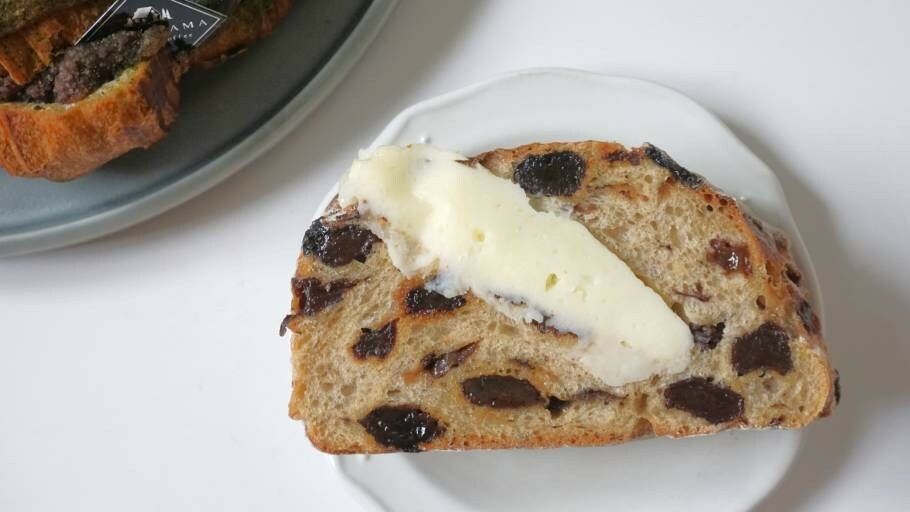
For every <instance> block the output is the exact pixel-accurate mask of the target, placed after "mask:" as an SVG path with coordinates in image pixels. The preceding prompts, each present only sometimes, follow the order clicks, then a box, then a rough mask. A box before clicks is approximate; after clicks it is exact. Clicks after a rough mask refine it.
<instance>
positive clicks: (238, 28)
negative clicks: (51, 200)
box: [0, 0, 294, 181]
mask: <svg viewBox="0 0 910 512" xmlns="http://www.w3.org/2000/svg"><path fill="white" fill-rule="evenodd" d="M293 3H294V2H293V0H245V1H243V2H241V3H240V4H239V6H238V7H237V8H236V9H235V10H234V11H232V12H231V15H230V16H229V18H228V20H227V21H226V22H225V24H224V26H223V27H222V28H221V29H219V31H218V32H216V33H215V35H214V36H213V37H212V38H211V39H209V40H208V41H206V42H205V43H204V44H203V45H202V46H200V47H199V48H197V49H195V50H193V51H191V52H189V54H188V55H172V54H171V52H169V51H168V50H166V49H165V50H162V51H161V52H159V53H158V54H156V55H155V56H154V58H151V59H146V60H142V61H141V62H139V63H137V64H136V65H134V66H132V67H130V68H128V69H126V70H125V71H123V72H121V73H120V74H119V75H117V76H116V78H115V79H114V80H112V81H110V82H108V83H106V84H105V85H103V86H102V87H100V88H99V89H97V90H96V91H95V92H94V93H92V94H91V95H89V96H88V97H85V98H84V99H81V100H79V101H76V102H73V103H67V104H63V103H25V102H6V103H4V102H3V97H5V96H6V93H5V91H15V90H18V88H21V87H24V84H26V83H28V82H29V81H32V80H35V79H38V78H36V77H40V72H41V71H42V70H44V69H45V68H47V66H48V65H49V64H50V61H51V57H52V56H53V55H56V54H57V52H59V51H60V50H61V49H62V48H66V47H68V46H70V45H72V44H73V43H74V42H75V41H76V40H77V39H78V37H79V36H81V34H82V33H83V32H84V31H85V29H86V28H87V27H88V26H89V25H90V24H91V23H92V22H93V21H94V19H95V18H96V17H97V15H98V13H99V12H100V11H102V10H103V8H104V7H105V6H106V4H108V2H104V1H103V0H92V1H89V2H69V3H67V4H66V6H69V5H74V4H77V5H75V6H74V7H70V8H67V9H62V10H56V11H49V12H50V14H47V15H46V16H45V17H43V18H41V19H39V20H38V21H34V22H32V23H31V24H30V25H26V26H23V27H21V28H19V29H18V30H17V31H14V32H11V33H8V34H7V35H5V36H4V37H2V38H0V167H2V168H3V169H5V170H6V171H7V172H8V173H9V174H11V175H13V176H19V177H27V178H45V179H48V180H52V181H67V180H72V179H74V178H78V177H80V176H84V175H85V174H88V173H89V172H91V171H93V170H95V169H96V168H98V167H99V166H101V165H103V164H105V163H107V162H109V161H110V160H112V159H114V158H116V157H118V156H120V155H122V154H124V153H126V152H128V151H130V150H132V149H136V148H147V147H149V146H151V145H152V144H154V143H155V142H157V141H159V140H161V139H162V138H164V137H165V136H166V135H167V130H168V127H169V126H170V125H171V124H172V123H173V122H174V120H175V119H176V117H177V111H178V107H179V100H180V90H179V82H180V78H181V76H182V75H183V73H184V72H185V71H186V69H187V67H188V66H195V65H198V66H203V65H211V64H213V63H217V62H220V61H221V60H222V59H223V58H224V57H225V56H228V55H233V54H236V53H237V52H239V51H240V50H242V49H243V48H244V47H246V46H248V45H250V44H252V43H253V42H255V41H256V40H258V39H261V38H262V37H265V36H266V35H268V34H269V33H271V32H272V30H274V28H275V27H276V26H277V25H278V23H279V22H280V21H281V20H282V19H283V18H284V16H285V15H287V13H288V12H289V11H290V9H291V7H292V6H293ZM40 5H44V4H40ZM16 19H17V20H18V19H20V18H16Z"/></svg>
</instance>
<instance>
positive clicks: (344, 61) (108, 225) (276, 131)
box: [0, 0, 398, 257]
mask: <svg viewBox="0 0 910 512" xmlns="http://www.w3.org/2000/svg"><path fill="white" fill-rule="evenodd" d="M397 3H398V0H373V2H372V3H371V4H370V6H369V7H367V9H366V11H365V12H364V13H363V15H362V17H361V18H360V20H359V21H358V22H357V25H356V26H355V27H354V29H353V30H352V31H351V32H350V34H349V35H348V37H347V38H346V39H345V40H344V42H342V43H341V45H340V46H339V47H338V49H337V51H336V52H335V53H334V54H333V55H332V56H331V57H330V58H329V60H328V61H327V62H326V63H325V64H324V65H323V66H322V68H321V69H320V70H319V71H318V72H317V73H316V74H315V75H314V76H313V78H312V79H311V80H310V81H309V82H308V83H307V84H306V85H305V86H304V87H303V89H301V90H300V91H299V92H298V93H297V94H296V95H295V96H294V97H293V98H291V99H290V100H289V101H288V102H287V103H286V104H285V105H284V106H282V107H281V108H280V109H279V110H278V111H277V112H275V114H273V115H272V116H271V118H269V119H268V120H267V121H266V122H264V123H262V124H261V125H260V126H258V127H257V128H255V129H254V130H252V131H251V132H249V133H248V134H247V135H246V136H245V137H244V138H243V139H241V140H240V141H239V142H237V143H236V144H234V145H233V146H231V147H230V148H228V149H227V150H225V151H224V152H222V153H221V154H219V155H218V156H216V157H214V158H213V159H212V160H210V161H209V162H207V163H206V164H204V165H202V166H200V167H199V168H197V169H196V170H195V171H193V172H191V173H189V174H187V175H186V176H184V177H181V178H179V179H177V180H175V181H173V182H172V183H169V184H167V185H165V186H163V187H161V188H160V189H158V190H155V191H154V192H152V193H150V194H147V195H144V196H142V197H140V198H137V199H135V200H132V201H129V202H127V203H125V204H122V205H118V206H116V207H113V208H110V209H108V210H104V211H102V212H98V213H96V214H93V215H89V216H87V217H82V218H78V219H75V220H72V221H64V222H61V223H58V224H55V225H52V226H46V227H42V228H38V229H33V230H26V231H22V232H18V233H11V234H8V235H2V236H0V257H9V256H22V255H25V254H29V253H34V252H39V251H47V250H52V249H60V248H63V247H67V246H70V245H75V244H78V243H82V242H86V241H89V240H93V239H96V238H100V237H102V236H105V235H109V234H111V233H114V232H117V231H120V230H123V229H126V228H128V227H130V226H134V225H136V224H139V223H141V222H143V221H146V220H149V219H151V218H153V217H155V216H158V215H160V214H162V213H164V212H166V211H168V210H170V209H172V208H175V207H177V206H179V205H180V204H183V203H185V202H187V201H189V200H191V199H193V198H195V197H197V196H198V195H200V194H202V193H203V192H205V191H207V190H209V189H211V188H213V187H215V186H216V185H218V184H219V183H221V182H223V181H224V180H226V179H227V178H229V177H230V176H232V175H234V174H235V173H237V172H238V171H240V170H241V169H243V168H245V167H246V166H248V165H249V164H250V163H252V162H253V161H254V160H256V159H257V158H259V157H260V156H262V155H263V154H265V153H266V152H267V151H269V150H270V149H272V148H273V147H274V146H275V145H276V144H277V143H278V142H280V141H281V140H283V139H284V138H285V137H287V136H288V134H290V132H291V131H292V130H294V129H295V128H297V127H298V126H299V125H300V124H301V123H302V122H303V121H304V120H305V119H306V118H307V117H308V116H309V115H310V114H311V113H312V112H313V111H314V110H315V109H316V108H317V107H318V106H319V105H320V104H321V103H322V102H323V101H324V100H325V99H326V98H328V96H329V95H330V94H331V93H332V91H333V90H335V88H336V86H337V85H338V84H339V83H340V82H341V80H342V79H344V77H345V76H347V74H348V73H349V72H350V71H351V69H353V67H354V65H355V64H356V63H357V62H358V61H359V60H360V58H361V57H362V56H363V54H364V53H366V50H367V48H369V46H370V43H371V42H372V41H373V39H375V38H376V36H377V35H378V34H379V31H380V30H381V29H382V27H383V26H384V25H385V22H386V21H387V20H388V18H389V16H390V15H391V14H392V11H393V10H394V9H395V6H396V5H397Z"/></svg>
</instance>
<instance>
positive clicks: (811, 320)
mask: <svg viewBox="0 0 910 512" xmlns="http://www.w3.org/2000/svg"><path fill="white" fill-rule="evenodd" d="M796 314H797V315H799V319H800V320H802V321H803V325H804V326H805V327H806V330H807V331H809V333H811V334H816V333H818V331H820V330H821V322H819V320H818V315H816V314H815V312H814V311H812V305H811V304H809V301H807V300H806V299H802V298H800V299H799V302H798V303H797V304H796Z"/></svg>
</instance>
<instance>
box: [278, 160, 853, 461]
mask: <svg viewBox="0 0 910 512" xmlns="http://www.w3.org/2000/svg"><path fill="white" fill-rule="evenodd" d="M470 163H471V164H473V165H476V164H481V165H483V166H484V167H485V168H487V169H488V170H489V171H490V172H492V173H494V174H496V175H498V176H501V177H504V178H507V179H511V180H514V181H515V182H517V183H518V184H519V185H521V186H522V188H523V189H524V190H525V191H526V192H527V193H528V195H529V196H530V198H531V202H532V204H533V206H534V207H535V208H537V209H539V210H547V211H556V212H562V213H564V214H567V215H571V216H572V218H574V219H576V220H577V221H578V222H581V223H582V224H584V225H585V226H586V227H587V228H588V230H589V231H590V232H591V233H592V234H593V235H594V236H595V237H596V238H597V239H598V240H600V241H601V242H602V243H603V244H604V245H605V246H607V247H608V248H609V249H610V250H611V251H613V252H614V253H615V254H616V255H617V256H619V257H620V258H621V259H622V260H623V261H625V262H626V263H627V264H628V265H629V267H630V268H631V269H632V270H633V272H635V274H636V275H637V276H638V277H639V278H640V279H642V280H643V281H644V282H645V283H646V284H647V285H648V286H650V287H651V288H652V289H654V290H655V291H656V292H657V293H658V294H660V296H661V297H662V298H663V299H664V300H665V301H666V303H667V304H669V305H670V306H671V307H672V308H673V309H674V311H676V312H677V313H678V314H679V315H680V316H681V317H682V318H683V319H684V320H685V321H687V322H688V323H689V325H690V327H691V330H692V333H693V335H694V340H695V346H694V348H693V356H692V361H691V364H690V366H689V367H688V368H687V369H686V370H685V371H684V372H682V373H679V374H675V375H664V376H655V377H653V378H651V379H649V380H647V381H642V382H635V383H631V384H627V385H624V386H620V387H608V386H605V385H603V384H602V383H601V382H599V381H598V380H597V379H596V378H595V377H593V376H592V375H591V374H590V373H589V372H587V371H586V370H585V368H583V367H582V366H580V365H579V364H578V363H577V362H576V361H574V360H573V359H571V358H569V357H567V354H568V352H569V351H568V350H567V349H568V348H569V347H571V346H572V345H574V344H575V343H576V341H577V340H576V337H575V336H574V335H572V334H571V333H564V332H559V331H556V330H555V329H553V328H552V327H549V326H547V325H545V324H536V325H530V324H525V323H516V322H514V321H512V320H510V319H508V318H506V317H505V316H503V315H501V314H500V313H498V312H496V311H495V310H494V309H493V308H492V307H491V306H490V305H488V304H486V303H485V302H483V301H482V300H480V299H478V298H477V297H474V296H473V295H471V294H467V295H464V296H459V297H450V298H447V297H444V296H442V295H439V294H437V293H435V292H431V291H429V290H427V289H426V288H425V287H424V284H425V282H426V281H427V280H430V279H432V277H433V276H432V272H428V273H427V275H424V276H421V277H419V278H412V279H405V278H404V277H403V276H402V275H401V274H400V273H399V272H398V270H397V269H396V268H395V267H394V266H393V265H392V263H391V262H390V260H389V257H388V253H387V251H386V247H385V245H384V244H383V243H382V242H381V240H379V239H378V238H377V237H376V236H375V235H374V234H373V233H371V232H370V231H369V230H368V229H366V228H365V227H364V220H365V219H361V218H360V217H359V214H358V212H357V211H356V208H354V207H349V208H347V209H341V208H339V206H338V205H337V203H335V204H333V205H331V206H330V207H329V209H328V211H327V212H326V214H325V215H324V216H323V217H322V218H320V219H318V220H316V221H315V222H313V224H312V225H311V226H310V228H309V229H308V230H307V232H306V234H305V236H304V240H303V252H302V254H301V256H300V258H299V260H298V265H297V271H296V274H295V276H294V278H293V280H292V290H293V300H292V311H293V314H291V315H288V316H287V317H286V318H285V320H284V322H283V323H282V331H284V330H285V329H286V328H287V329H290V330H291V331H293V333H294V336H293V341H292V353H293V355H292V364H293V371H294V377H293V393H292V396H291V401H290V415H291V417H293V418H296V419H302V420H304V422H305V424H306V429H307V433H308V435H309V437H310V439H311V440H312V441H313V443H314V445H315V446H316V447H317V448H319V449H320V450H323V451H326V452H331V453H378V452H389V451H396V450H403V451H418V450H442V449H473V448H514V447H555V446H566V445H574V446H582V445H601V444H610V443H619V442H624V441H628V440H631V439H634V438H638V437H643V436H651V435H659V436H673V437H682V436H689V435H698V434H711V433H715V432H718V431H721V430H725V429H730V428H766V427H784V428H797V427H802V426H805V425H806V424H808V423H809V422H811V421H812V420H814V419H816V418H818V417H820V416H826V415H828V414H830V412H831V411H832V409H833V407H834V405H835V404H836V402H837V395H838V394H839V391H838V388H837V373H836V372H835V371H834V370H832V368H831V366H830V363H829V360H828V353H827V349H826V347H825V343H824V341H823V339H822V337H821V332H820V331H821V328H820V323H819V319H818V317H817V316H816V315H815V314H814V313H813V311H812V307H811V305H810V303H809V302H808V300H807V295H808V294H807V289H806V287H805V283H804V282H803V280H802V278H801V274H800V271H799V269H798V268H797V266H796V264H795V263H794V261H793V258H792V256H791V254H790V252H789V247H788V242H787V239H786V238H785V237H784V236H783V235H782V234H781V233H779V232H778V231H776V230H774V229H772V228H771V227H770V226H767V225H765V224H763V223H762V222H760V221H759V220H757V219H755V218H754V217H752V216H751V215H749V214H747V213H745V212H744V211H743V210H742V209H741V208H740V206H739V205H738V204H737V203H736V201H735V200H733V199H732V198H731V197H729V196H727V195H724V194H723V193H721V192H720V191H718V190H717V189H715V188H713V187H711V186H710V185H709V184H708V183H706V182H705V180H704V179H703V178H702V177H701V176H699V175H697V174H694V173H692V172H689V171H688V170H686V169H685V168H683V167H682V166H680V165H679V164H678V163H676V162H675V161H674V160H673V159H671V158H670V157H669V156H667V154H666V153H664V152H662V151H661V150H659V149H657V148H656V147H654V146H652V145H645V146H643V147H641V148H637V149H632V150H627V149H626V148H624V147H623V146H621V145H619V144H615V143H608V142H577V143H552V144H530V145H527V146H522V147H519V148H515V149H500V150H495V151H491V152H488V153H484V154H482V155H479V156H477V157H475V158H472V159H471V160H470Z"/></svg>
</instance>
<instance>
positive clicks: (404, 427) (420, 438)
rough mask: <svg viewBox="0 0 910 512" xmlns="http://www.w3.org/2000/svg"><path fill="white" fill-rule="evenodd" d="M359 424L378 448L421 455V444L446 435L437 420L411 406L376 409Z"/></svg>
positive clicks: (388, 406) (387, 406)
mask: <svg viewBox="0 0 910 512" xmlns="http://www.w3.org/2000/svg"><path fill="white" fill-rule="evenodd" d="M360 424H361V425H363V428H365V429H366V431H367V432H369V434H370V435H371V436H373V439H375V440H376V441H377V442H378V443H379V444H381V445H383V446H388V447H390V448H395V449H398V450H401V451H405V452H419V451H420V444H421V443H425V442H427V441H430V440H432V439H434V438H435V437H436V436H438V435H440V434H442V433H443V432H445V427H443V426H442V425H441V424H440V423H439V421H438V420H436V418H434V417H433V416H431V415H429V414H427V413H426V412H424V411H423V410H421V409H420V408H419V407H415V406H411V405H384V406H382V407H377V408H376V409H373V410H372V411H370V413H369V414H367V415H366V416H365V417H364V418H363V419H361V420H360Z"/></svg>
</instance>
